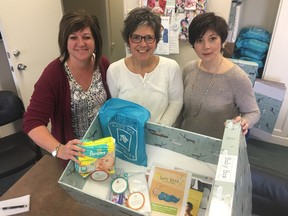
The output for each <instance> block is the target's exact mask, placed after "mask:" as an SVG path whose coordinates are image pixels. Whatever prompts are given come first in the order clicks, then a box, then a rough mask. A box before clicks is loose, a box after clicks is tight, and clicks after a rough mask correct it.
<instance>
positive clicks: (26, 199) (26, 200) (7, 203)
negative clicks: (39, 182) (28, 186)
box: [0, 194, 30, 216]
mask: <svg viewBox="0 0 288 216" xmlns="http://www.w3.org/2000/svg"><path fill="white" fill-rule="evenodd" d="M22 205H23V206H25V207H21V208H11V209H6V210H3V208H5V207H11V206H22ZM29 209H30V194H29V195H25V196H21V197H17V198H13V199H8V200H3V201H0V215H1V216H6V215H14V214H19V213H23V212H28V211H29Z"/></svg>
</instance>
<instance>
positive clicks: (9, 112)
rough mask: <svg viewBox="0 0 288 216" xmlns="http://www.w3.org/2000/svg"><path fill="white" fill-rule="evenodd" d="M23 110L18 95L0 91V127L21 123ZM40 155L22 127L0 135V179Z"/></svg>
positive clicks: (39, 150)
mask: <svg viewBox="0 0 288 216" xmlns="http://www.w3.org/2000/svg"><path fill="white" fill-rule="evenodd" d="M24 111H25V108H24V105H23V102H22V100H21V99H20V98H19V97H18V95H16V94H15V93H14V92H11V91H0V128H1V127H2V126H5V125H8V124H10V123H14V122H16V121H20V123H22V122H21V120H22V118H23V114H24ZM18 123H19V122H18ZM21 128H22V127H21ZM41 157H42V153H41V149H40V147H39V146H38V145H36V144H35V143H34V142H33V141H32V140H31V139H30V138H29V136H28V135H27V134H25V133H24V132H23V131H22V129H21V130H20V131H18V132H13V133H12V134H10V135H7V136H5V137H0V179H2V178H5V177H8V176H11V175H13V174H16V173H18V172H20V171H23V170H25V169H28V168H29V167H30V166H32V165H33V164H35V163H36V162H37V161H38V160H40V158H41Z"/></svg>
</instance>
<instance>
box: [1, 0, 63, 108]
mask: <svg viewBox="0 0 288 216" xmlns="http://www.w3.org/2000/svg"><path fill="white" fill-rule="evenodd" d="M62 14H63V13H62V4H61V0H25V1H21V0H0V31H1V34H2V37H3V41H4V46H5V49H6V52H7V53H8V56H9V58H8V61H9V64H10V67H11V72H12V75H13V79H14V82H15V85H16V88H17V91H18V94H19V96H20V97H21V98H22V99H23V102H24V105H25V107H27V106H28V104H29V100H30V97H31V95H32V92H33V89H34V84H35V82H36V81H37V80H38V78H39V76H40V75H41V73H42V71H43V69H44V68H45V66H46V65H47V64H48V63H49V62H50V61H52V60H53V59H54V58H56V57H57V56H59V49H58V41H57V37H58V27H59V21H60V19H61V17H62ZM17 51H18V52H17ZM20 64H22V65H23V67H24V68H25V66H26V68H25V69H24V70H21V69H20V70H19V69H18V68H17V67H18V65H20Z"/></svg>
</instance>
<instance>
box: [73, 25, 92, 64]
mask: <svg viewBox="0 0 288 216" xmlns="http://www.w3.org/2000/svg"><path fill="white" fill-rule="evenodd" d="M67 50H68V52H69V58H70V59H71V60H77V61H87V60H90V59H91V56H92V54H93V53H94V51H95V41H94V38H93V36H92V33H91V30H90V28H88V27H86V28H84V29H83V30H80V31H77V32H74V33H72V34H70V35H69V37H68V41H67Z"/></svg>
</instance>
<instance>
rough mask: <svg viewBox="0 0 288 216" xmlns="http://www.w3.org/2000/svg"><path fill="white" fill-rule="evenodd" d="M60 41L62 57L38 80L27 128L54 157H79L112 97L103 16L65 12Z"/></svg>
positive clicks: (30, 134) (26, 130)
mask: <svg viewBox="0 0 288 216" xmlns="http://www.w3.org/2000/svg"><path fill="white" fill-rule="evenodd" d="M58 44H59V48H60V53H61V54H60V57H59V58H57V59H55V60H53V61H52V62H51V63H50V64H49V65H48V66H47V67H46V68H45V69H44V71H43V73H42V75H41V76H40V78H39V80H38V81H37V82H36V84H35V86H34V92H33V94H32V97H31V100H30V104H29V106H28V108H27V112H26V113H25V116H24V123H23V128H24V131H25V132H26V133H27V134H28V135H29V136H30V137H31V138H32V139H33V140H34V142H35V143H37V144H38V145H39V146H40V147H42V148H44V149H45V150H47V151H48V152H51V153H52V155H53V156H54V157H58V158H61V159H63V160H69V159H71V160H74V161H75V162H79V161H78V160H77V159H76V156H83V154H82V152H83V149H82V148H80V147H78V146H77V144H81V141H80V139H81V138H82V137H83V136H84V134H85V132H86V130H87V129H88V127H89V125H90V124H91V122H92V120H93V119H94V117H95V116H96V114H97V112H98V110H99V108H100V107H101V106H102V105H103V103H104V102H105V101H106V100H107V99H108V98H109V97H110V94H109V90H108V87H107V84H106V70H107V68H108V66H109V64H110V63H109V61H108V60H107V59H106V58H105V57H103V56H102V37H101V32H100V27H99V23H98V19H97V17H96V16H91V15H89V14H88V13H87V12H85V11H84V10H71V11H68V12H67V13H66V14H64V15H63V17H62V19H61V21H60V25H59V35H58ZM49 121H50V122H51V132H50V130H49V129H48V128H47V125H48V123H49Z"/></svg>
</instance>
